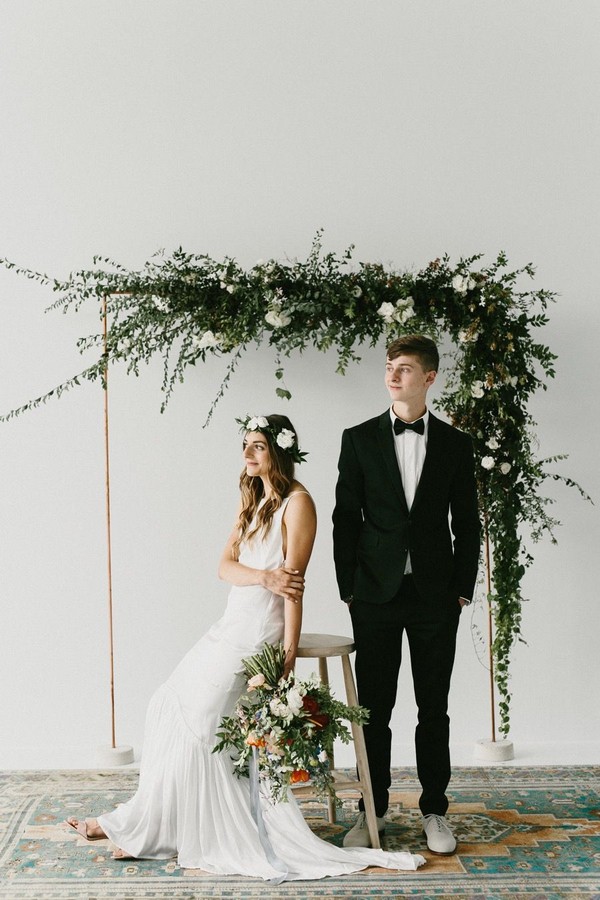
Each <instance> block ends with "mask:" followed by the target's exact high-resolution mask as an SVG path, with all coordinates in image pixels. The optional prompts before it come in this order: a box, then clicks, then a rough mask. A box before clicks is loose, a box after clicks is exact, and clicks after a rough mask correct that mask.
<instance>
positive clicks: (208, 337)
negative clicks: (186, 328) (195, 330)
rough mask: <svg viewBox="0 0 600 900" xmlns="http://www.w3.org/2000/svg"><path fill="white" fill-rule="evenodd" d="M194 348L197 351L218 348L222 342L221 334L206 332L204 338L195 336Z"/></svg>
mask: <svg viewBox="0 0 600 900" xmlns="http://www.w3.org/2000/svg"><path fill="white" fill-rule="evenodd" d="M193 342H194V346H195V347H196V349H197V350H208V349H210V348H211V347H218V346H219V344H220V342H221V335H220V334H213V332H212V331H205V332H204V334H203V335H202V337H197V336H196V335H195V336H194V339H193Z"/></svg>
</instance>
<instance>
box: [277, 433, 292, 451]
mask: <svg viewBox="0 0 600 900" xmlns="http://www.w3.org/2000/svg"><path fill="white" fill-rule="evenodd" d="M277 443H278V444H279V446H280V447H281V448H282V449H283V450H287V449H288V448H289V447H293V446H294V432H293V431H290V430H289V428H282V430H281V431H280V432H279V434H278V435H277Z"/></svg>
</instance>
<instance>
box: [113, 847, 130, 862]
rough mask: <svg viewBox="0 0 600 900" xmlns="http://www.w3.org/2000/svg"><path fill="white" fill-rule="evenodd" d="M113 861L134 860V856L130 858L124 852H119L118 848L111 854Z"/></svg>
mask: <svg viewBox="0 0 600 900" xmlns="http://www.w3.org/2000/svg"><path fill="white" fill-rule="evenodd" d="M112 858H113V859H135V856H132V855H131V853H125V851H124V850H121V848H120V847H117V849H116V850H115V851H114V852H113V855H112Z"/></svg>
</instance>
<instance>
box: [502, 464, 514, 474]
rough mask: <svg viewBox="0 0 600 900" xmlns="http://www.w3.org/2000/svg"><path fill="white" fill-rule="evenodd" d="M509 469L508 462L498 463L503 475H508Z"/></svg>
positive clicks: (510, 466)
mask: <svg viewBox="0 0 600 900" xmlns="http://www.w3.org/2000/svg"><path fill="white" fill-rule="evenodd" d="M511 469H512V465H511V464H510V463H509V462H503V463H500V471H501V472H502V474H503V475H508V473H509V472H510V470H511Z"/></svg>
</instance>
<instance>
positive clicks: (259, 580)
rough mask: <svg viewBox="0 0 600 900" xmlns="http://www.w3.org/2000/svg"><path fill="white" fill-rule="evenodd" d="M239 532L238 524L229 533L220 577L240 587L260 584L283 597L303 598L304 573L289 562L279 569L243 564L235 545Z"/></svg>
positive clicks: (295, 599) (220, 564) (222, 558)
mask: <svg viewBox="0 0 600 900" xmlns="http://www.w3.org/2000/svg"><path fill="white" fill-rule="evenodd" d="M238 533H239V532H238V527H237V525H236V526H235V527H234V529H233V531H232V532H231V534H230V535H229V539H228V541H227V543H226V545H225V549H224V551H223V555H222V557H221V562H220V563H219V578H221V579H222V580H223V581H227V582H228V583H229V584H235V585H237V586H238V587H248V586H249V585H252V584H260V585H262V586H263V587H265V588H266V589H267V590H268V591H272V592H273V593H274V594H278V595H279V596H281V597H289V599H291V600H294V601H297V600H301V599H302V593H303V591H304V575H303V574H301V573H300V572H299V571H294V569H293V568H291V567H290V566H289V565H288V564H287V563H286V564H285V565H284V566H281V567H280V568H278V569H253V568H252V567H251V566H245V565H243V563H241V562H239V561H238V559H237V555H236V553H235V551H234V547H233V545H234V543H235V542H236V540H237V537H238Z"/></svg>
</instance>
